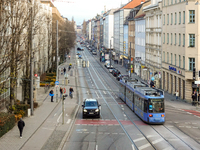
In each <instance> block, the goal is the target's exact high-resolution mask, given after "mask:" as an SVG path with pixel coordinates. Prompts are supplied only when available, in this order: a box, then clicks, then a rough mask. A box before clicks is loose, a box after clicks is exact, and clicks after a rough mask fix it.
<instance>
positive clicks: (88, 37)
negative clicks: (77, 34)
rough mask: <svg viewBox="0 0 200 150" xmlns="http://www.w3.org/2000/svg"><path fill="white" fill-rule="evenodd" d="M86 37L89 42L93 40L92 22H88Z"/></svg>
mask: <svg viewBox="0 0 200 150" xmlns="http://www.w3.org/2000/svg"><path fill="white" fill-rule="evenodd" d="M86 37H87V40H89V41H90V40H91V39H92V35H91V20H88V21H87V22H86Z"/></svg>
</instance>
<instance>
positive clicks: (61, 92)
mask: <svg viewBox="0 0 200 150" xmlns="http://www.w3.org/2000/svg"><path fill="white" fill-rule="evenodd" d="M62 94H63V89H62V88H61V87H60V98H62Z"/></svg>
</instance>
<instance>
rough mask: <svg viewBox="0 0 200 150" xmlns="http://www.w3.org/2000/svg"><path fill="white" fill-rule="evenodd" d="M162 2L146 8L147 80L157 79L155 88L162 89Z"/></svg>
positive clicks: (156, 0)
mask: <svg viewBox="0 0 200 150" xmlns="http://www.w3.org/2000/svg"><path fill="white" fill-rule="evenodd" d="M161 2H162V1H160V0H152V1H151V4H150V5H148V6H146V7H144V8H143V11H144V12H145V14H146V15H145V19H146V44H145V61H146V62H145V67H144V68H143V70H145V71H146V80H148V81H149V80H150V79H151V78H152V77H154V78H155V80H154V82H155V86H156V87H157V88H161V71H162V70H161V67H162V65H161V55H162V48H161V46H162V45H161V33H162V10H161V8H162V5H161Z"/></svg>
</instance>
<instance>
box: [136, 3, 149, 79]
mask: <svg viewBox="0 0 200 150" xmlns="http://www.w3.org/2000/svg"><path fill="white" fill-rule="evenodd" d="M150 4H151V1H146V2H145V3H143V4H141V5H139V6H137V7H135V8H134V9H136V10H135V11H138V9H139V11H138V12H137V14H136V15H135V17H134V23H135V57H134V58H135V60H134V67H135V68H134V72H135V73H136V74H137V75H138V76H140V77H141V78H142V79H144V78H145V76H146V70H145V68H144V66H145V38H146V33H145V24H146V23H145V18H144V17H145V13H144V12H143V8H144V7H146V6H148V5H150Z"/></svg>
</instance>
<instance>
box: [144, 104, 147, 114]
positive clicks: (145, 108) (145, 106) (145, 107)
mask: <svg viewBox="0 0 200 150" xmlns="http://www.w3.org/2000/svg"><path fill="white" fill-rule="evenodd" d="M147 108H148V102H147V101H144V112H145V113H147Z"/></svg>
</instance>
